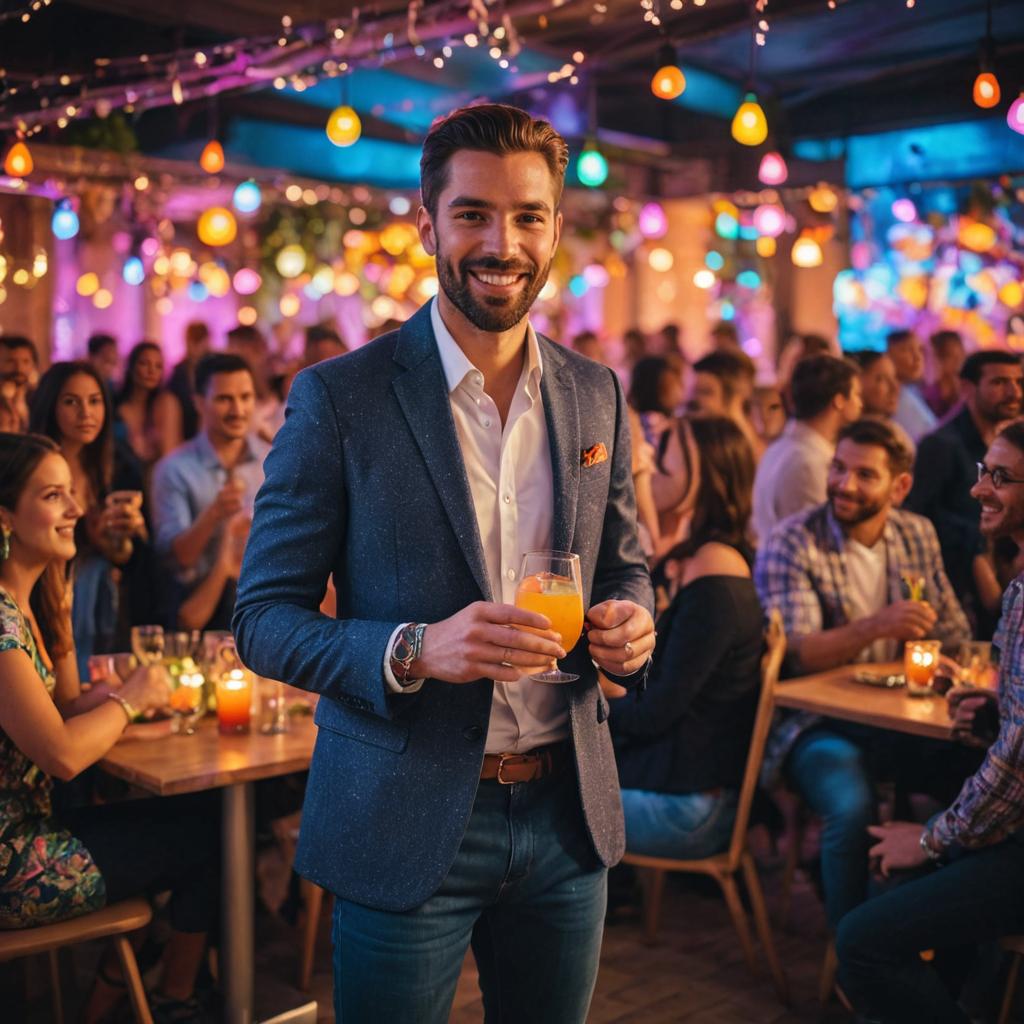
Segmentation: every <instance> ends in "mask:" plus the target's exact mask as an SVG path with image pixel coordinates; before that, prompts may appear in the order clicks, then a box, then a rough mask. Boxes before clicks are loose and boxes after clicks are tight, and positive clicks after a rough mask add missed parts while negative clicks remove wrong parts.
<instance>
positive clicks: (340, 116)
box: [326, 105, 363, 147]
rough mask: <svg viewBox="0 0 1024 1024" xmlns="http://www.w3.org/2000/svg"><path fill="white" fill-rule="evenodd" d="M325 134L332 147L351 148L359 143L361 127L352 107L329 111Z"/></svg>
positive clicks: (344, 106)
mask: <svg viewBox="0 0 1024 1024" xmlns="http://www.w3.org/2000/svg"><path fill="white" fill-rule="evenodd" d="M326 132H327V138H329V139H330V140H331V142H333V143H334V145H336V146H343V147H344V146H351V145H353V144H354V143H356V142H358V141H359V136H360V135H362V133H363V125H362V122H361V121H360V120H359V115H358V114H357V113H356V112H355V110H354V109H353V108H352V107H350V106H348V105H342V106H340V107H335V109H334V110H332V111H331V116H330V117H329V118H327V128H326Z"/></svg>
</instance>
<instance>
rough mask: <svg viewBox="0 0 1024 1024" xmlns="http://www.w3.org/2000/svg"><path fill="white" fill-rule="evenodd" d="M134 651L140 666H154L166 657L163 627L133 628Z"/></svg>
mask: <svg viewBox="0 0 1024 1024" xmlns="http://www.w3.org/2000/svg"><path fill="white" fill-rule="evenodd" d="M132 651H133V653H134V654H135V657H136V658H138V660H139V664H140V665H152V664H154V663H155V662H158V661H160V660H161V659H162V658H163V656H164V627H163V626H132Z"/></svg>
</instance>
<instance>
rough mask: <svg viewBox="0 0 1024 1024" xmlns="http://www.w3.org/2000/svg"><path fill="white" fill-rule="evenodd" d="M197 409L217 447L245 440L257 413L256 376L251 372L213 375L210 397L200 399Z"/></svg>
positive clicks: (207, 394) (239, 371)
mask: <svg viewBox="0 0 1024 1024" xmlns="http://www.w3.org/2000/svg"><path fill="white" fill-rule="evenodd" d="M196 408H197V409H198V410H199V413H200V415H201V416H202V418H203V423H204V424H205V425H206V432H207V434H208V435H209V437H210V440H211V441H213V443H214V444H217V443H220V442H226V441H237V440H239V439H240V438H243V437H245V436H246V434H248V433H249V430H250V428H251V427H252V418H253V414H254V413H255V411H256V389H255V386H254V385H253V380H252V374H251V373H249V371H248V370H235V371H232V372H231V373H215V374H213V376H212V377H210V380H209V383H208V384H207V385H206V393H205V394H202V395H196Z"/></svg>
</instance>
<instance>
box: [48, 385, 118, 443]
mask: <svg viewBox="0 0 1024 1024" xmlns="http://www.w3.org/2000/svg"><path fill="white" fill-rule="evenodd" d="M55 415H56V419H57V430H58V431H59V432H60V439H61V443H62V444H63V443H67V442H70V443H71V444H75V445H87V444H92V442H93V441H95V440H96V438H97V437H99V435H100V431H101V430H102V429H103V420H104V417H105V415H106V410H105V408H104V404H103V392H102V390H101V389H100V386H99V385H98V384H97V383H96V381H95V380H93V379H92V377H90V376H89V375H88V374H87V373H76V374H75V375H74V376H72V377H69V378H68V379H67V381H65V383H64V386H63V387H62V388H61V389H60V394H59V395H58V396H57V408H56V412H55Z"/></svg>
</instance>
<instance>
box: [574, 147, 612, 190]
mask: <svg viewBox="0 0 1024 1024" xmlns="http://www.w3.org/2000/svg"><path fill="white" fill-rule="evenodd" d="M576 176H577V177H578V178H579V179H580V184H581V185H586V186H587V188H598V187H599V186H600V185H603V184H604V183H605V181H607V180H608V161H607V160H605V158H604V156H603V155H602V153H601V151H600V150H599V149H598V148H597V147H596V146H594V144H593V143H588V144H587V146H586V147H585V148H584V150H583V152H582V153H580V155H579V159H578V160H577V161H576Z"/></svg>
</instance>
